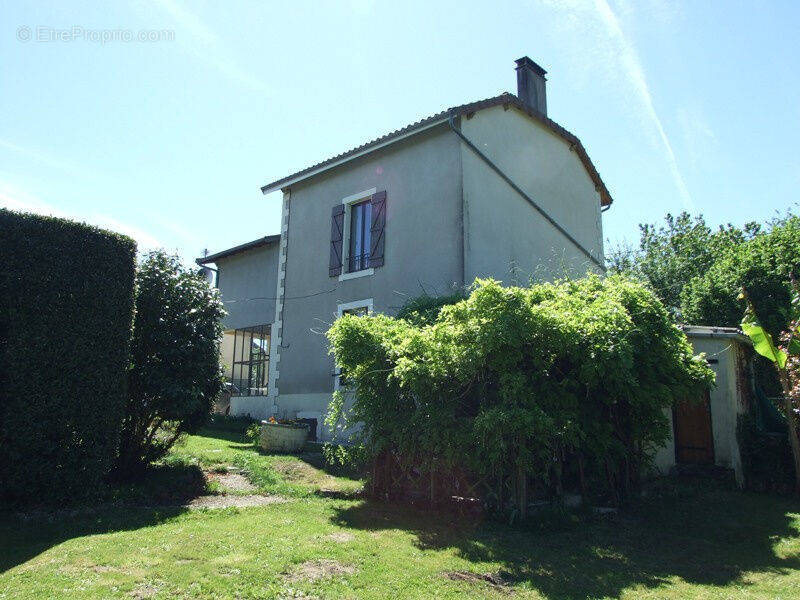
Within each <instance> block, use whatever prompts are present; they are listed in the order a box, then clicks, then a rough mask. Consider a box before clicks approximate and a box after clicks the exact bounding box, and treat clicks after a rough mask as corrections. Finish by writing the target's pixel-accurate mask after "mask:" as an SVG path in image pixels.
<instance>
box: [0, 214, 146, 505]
mask: <svg viewBox="0 0 800 600" xmlns="http://www.w3.org/2000/svg"><path fill="white" fill-rule="evenodd" d="M0 257H2V260H0V377H1V378H2V382H0V500H3V501H5V502H22V501H38V500H42V501H49V502H53V501H59V500H61V499H65V498H70V497H74V496H76V495H82V494H84V493H88V492H91V491H92V490H94V489H96V488H97V486H98V484H99V483H100V480H101V478H102V477H103V476H104V475H105V474H106V473H107V471H108V469H109V466H110V464H111V462H112V460H113V459H114V455H115V452H116V449H117V444H118V442H119V430H120V426H121V422H122V418H123V413H124V410H125V403H126V368H127V364H128V355H129V343H130V334H131V323H132V318H133V291H134V273H135V264H136V244H135V242H134V241H133V240H131V239H129V238H127V237H125V236H122V235H118V234H116V233H112V232H109V231H104V230H101V229H97V228H95V227H91V226H88V225H85V224H81V223H75V222H72V221H67V220H64V219H57V218H52V217H42V216H37V215H30V214H22V213H16V212H12V211H8V210H0Z"/></svg>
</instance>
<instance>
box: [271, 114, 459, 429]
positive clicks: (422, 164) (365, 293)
mask: <svg viewBox="0 0 800 600" xmlns="http://www.w3.org/2000/svg"><path fill="white" fill-rule="evenodd" d="M460 168H461V166H460V154H459V151H458V138H456V136H454V135H452V133H450V132H449V131H448V130H447V129H446V128H445V127H440V128H436V129H433V130H430V131H428V132H425V133H422V134H419V135H417V136H414V137H413V138H411V139H409V140H406V141H401V142H398V143H396V144H393V145H391V146H389V147H388V148H386V149H384V150H382V151H378V152H375V153H372V154H370V155H368V156H365V157H364V158H362V159H359V160H357V161H355V162H353V163H350V164H349V165H348V166H347V167H342V168H338V169H335V170H333V171H332V172H329V173H328V174H326V175H322V176H319V177H316V178H313V179H312V180H311V181H309V182H308V183H303V184H297V185H295V186H292V188H291V194H290V198H289V226H288V236H287V249H286V276H285V282H284V285H285V292H284V294H285V296H284V298H285V301H284V306H283V316H282V337H281V348H280V354H281V357H280V366H279V375H278V382H277V391H278V394H279V396H280V400H279V408H280V410H281V411H283V412H287V413H291V412H292V411H294V410H306V409H308V408H309V407H308V406H307V405H308V404H309V403H311V404H313V403H314V402H317V401H316V400H314V401H313V402H312V401H311V399H309V400H308V401H306V399H304V398H302V397H298V398H295V399H294V400H293V399H292V398H291V397H290V396H293V395H298V394H300V395H307V394H326V395H327V396H325V397H326V398H327V399H329V398H330V394H331V392H332V391H333V387H334V377H333V375H332V373H333V370H334V363H333V359H332V358H331V357H330V356H329V355H328V343H327V339H326V338H325V336H324V333H325V331H326V330H327V329H328V327H329V326H330V324H331V323H332V322H333V321H334V319H335V318H336V313H337V307H338V305H339V304H344V303H348V302H353V301H359V300H365V299H372V300H373V308H374V310H375V311H376V312H381V313H386V314H393V313H395V312H396V311H397V309H398V308H399V307H400V306H402V305H403V304H404V302H405V299H406V298H408V297H409V296H417V295H419V294H421V293H422V292H423V289H424V290H427V291H428V292H429V293H431V294H435V293H445V292H447V291H448V290H449V289H452V286H453V285H458V286H460V285H463V277H462V264H461V246H462V238H461V232H462V227H461V173H460ZM370 188H376V189H377V190H378V191H381V190H385V191H386V230H385V236H386V238H385V239H386V246H385V264H384V266H383V267H379V268H376V269H375V272H374V274H373V275H369V276H365V277H361V278H358V279H349V280H344V281H339V278H338V277H329V276H328V261H329V248H330V231H331V209H332V207H333V206H334V205H336V204H341V202H342V199H344V198H346V197H347V196H350V195H352V194H356V193H359V192H361V191H364V190H368V189H370ZM326 406H327V402H325V404H324V405H323V406H322V407H320V408H321V409H322V410H324V408H325V407H326Z"/></svg>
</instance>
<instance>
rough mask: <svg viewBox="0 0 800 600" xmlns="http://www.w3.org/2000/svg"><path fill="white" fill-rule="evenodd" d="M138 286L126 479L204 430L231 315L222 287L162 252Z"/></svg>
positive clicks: (123, 450)
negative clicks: (223, 321) (178, 442)
mask: <svg viewBox="0 0 800 600" xmlns="http://www.w3.org/2000/svg"><path fill="white" fill-rule="evenodd" d="M136 283H137V290H136V318H135V321H134V328H133V339H132V343H131V365H130V369H129V373H128V381H129V385H128V406H127V411H126V415H125V419H124V422H123V428H122V436H121V444H120V451H119V458H118V462H117V471H118V472H119V473H120V474H127V473H129V472H136V471H137V470H140V469H141V468H142V467H144V466H145V465H147V464H148V463H150V462H152V461H154V460H156V459H158V458H160V457H162V456H164V454H166V452H167V451H168V450H169V448H170V447H171V446H172V444H173V443H174V442H175V440H176V439H177V438H178V437H179V436H180V435H181V434H183V433H194V432H196V431H197V430H198V429H199V428H200V427H201V426H202V425H203V424H204V423H205V422H206V420H207V419H208V416H209V412H210V410H211V406H212V404H213V401H214V398H215V397H216V395H217V394H218V393H219V391H220V389H221V387H222V372H221V369H220V366H219V349H218V344H219V340H220V338H221V337H222V327H221V325H220V320H221V319H222V316H223V315H224V310H223V308H222V302H221V300H220V299H219V294H218V292H217V290H214V289H212V288H211V287H209V285H208V282H207V281H206V280H205V279H203V278H202V277H201V276H199V275H197V274H196V273H194V272H192V271H189V270H186V269H184V268H183V267H182V266H181V264H180V261H179V259H178V258H177V257H176V256H170V255H168V254H166V253H164V252H161V251H158V252H152V253H150V254H148V255H147V257H146V258H145V259H144V261H143V262H142V264H141V265H140V266H139V270H138V273H137V279H136Z"/></svg>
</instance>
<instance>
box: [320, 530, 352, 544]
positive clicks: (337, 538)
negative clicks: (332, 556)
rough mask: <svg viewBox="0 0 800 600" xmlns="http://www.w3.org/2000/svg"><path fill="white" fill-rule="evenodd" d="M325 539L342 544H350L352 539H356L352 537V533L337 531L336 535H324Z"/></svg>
mask: <svg viewBox="0 0 800 600" xmlns="http://www.w3.org/2000/svg"><path fill="white" fill-rule="evenodd" d="M325 539H326V540H331V541H333V542H338V543H340V544H344V543H346V542H352V541H353V540H354V539H356V536H354V535H353V534H352V533H347V532H346V531H337V532H336V533H331V534H329V535H326V536H325Z"/></svg>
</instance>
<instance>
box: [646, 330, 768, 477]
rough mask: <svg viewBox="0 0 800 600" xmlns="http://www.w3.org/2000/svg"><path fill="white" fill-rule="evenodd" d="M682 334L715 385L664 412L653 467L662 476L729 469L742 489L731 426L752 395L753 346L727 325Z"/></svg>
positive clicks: (734, 430)
mask: <svg viewBox="0 0 800 600" xmlns="http://www.w3.org/2000/svg"><path fill="white" fill-rule="evenodd" d="M683 330H684V332H685V333H686V336H687V337H688V338H689V341H690V342H691V344H692V347H693V348H694V351H695V352H696V353H700V352H704V353H705V355H706V359H707V360H708V363H709V366H710V367H711V369H713V371H714V373H715V374H716V385H715V386H714V387H713V388H712V389H711V390H710V391H708V392H706V394H705V396H704V397H702V398H699V399H694V400H695V401H694V402H692V401H689V402H682V403H679V404H678V406H676V407H675V408H674V409H673V410H671V411H670V412H669V415H668V416H669V419H670V427H671V435H670V437H669V439H668V440H667V443H666V445H665V446H664V447H663V448H661V449H659V450H658V451H657V452H656V455H655V457H654V459H655V465H656V468H657V469H658V470H659V471H660V472H661V473H663V474H667V473H669V472H670V471H675V470H678V471H681V470H683V471H688V472H693V471H696V472H698V473H708V472H712V471H715V470H717V471H721V470H722V469H729V470H731V471H733V473H734V475H735V477H736V483H737V484H738V485H739V486H742V485H744V473H743V469H742V459H741V455H740V452H739V443H738V439H737V433H736V426H737V418H738V416H739V415H740V414H743V413H745V412H748V410H750V404H751V398H752V397H753V384H752V363H751V357H752V345H751V343H750V340H749V339H748V338H747V337H746V336H745V335H744V334H743V333H742V332H741V331H740V330H739V329H736V328H732V327H708V326H697V325H687V326H684V327H683ZM687 400H691V399H687Z"/></svg>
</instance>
